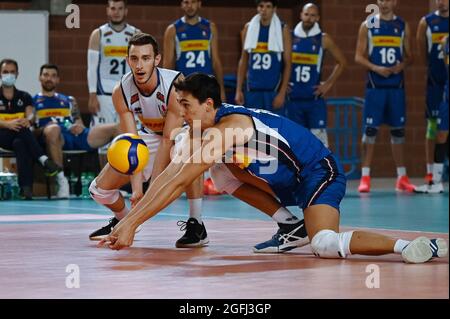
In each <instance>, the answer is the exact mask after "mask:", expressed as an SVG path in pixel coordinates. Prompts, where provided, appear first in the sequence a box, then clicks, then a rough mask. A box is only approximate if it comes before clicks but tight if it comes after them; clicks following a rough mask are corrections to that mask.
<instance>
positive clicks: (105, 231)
mask: <svg viewBox="0 0 450 319" xmlns="http://www.w3.org/2000/svg"><path fill="white" fill-rule="evenodd" d="M118 223H119V220H118V219H117V218H116V217H113V218H111V219H110V220H109V223H108V225H106V226H105V227H102V228H100V229H98V230H96V231H95V232H93V233H92V234H90V235H89V239H90V240H102V239H103V238H105V237H106V236H108V235H109V234H110V233H111V232H112V230H113V228H114V227H115V226H116V225H117V224H118Z"/></svg>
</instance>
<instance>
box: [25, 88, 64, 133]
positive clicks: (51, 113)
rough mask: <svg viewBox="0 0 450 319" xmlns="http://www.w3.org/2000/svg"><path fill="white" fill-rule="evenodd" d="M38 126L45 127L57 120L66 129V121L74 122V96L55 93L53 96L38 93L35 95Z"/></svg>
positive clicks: (34, 102)
mask: <svg viewBox="0 0 450 319" xmlns="http://www.w3.org/2000/svg"><path fill="white" fill-rule="evenodd" d="M33 106H34V108H35V111H36V120H37V125H38V127H44V126H46V125H47V124H48V123H49V122H52V121H56V122H58V124H59V125H60V126H61V128H62V129H66V128H65V126H64V121H65V120H69V121H70V122H72V116H71V114H72V113H71V112H72V97H69V96H66V95H64V94H60V93H55V95H53V96H52V97H49V96H45V95H43V94H42V93H38V94H36V95H35V96H34V97H33Z"/></svg>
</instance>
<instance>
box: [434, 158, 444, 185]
mask: <svg viewBox="0 0 450 319" xmlns="http://www.w3.org/2000/svg"><path fill="white" fill-rule="evenodd" d="M443 173H444V164H443V163H434V165H433V182H434V183H440V182H442V174H443Z"/></svg>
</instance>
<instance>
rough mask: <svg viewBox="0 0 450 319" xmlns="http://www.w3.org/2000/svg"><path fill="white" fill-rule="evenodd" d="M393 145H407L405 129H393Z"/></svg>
mask: <svg viewBox="0 0 450 319" xmlns="http://www.w3.org/2000/svg"><path fill="white" fill-rule="evenodd" d="M391 143H392V144H403V143H405V129H404V128H393V129H391Z"/></svg>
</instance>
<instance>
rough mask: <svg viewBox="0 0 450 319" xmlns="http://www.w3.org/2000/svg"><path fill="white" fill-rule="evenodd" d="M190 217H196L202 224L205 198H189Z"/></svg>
mask: <svg viewBox="0 0 450 319" xmlns="http://www.w3.org/2000/svg"><path fill="white" fill-rule="evenodd" d="M188 201H189V217H190V218H195V219H196V220H197V221H198V222H199V223H200V224H201V223H203V221H202V204H203V198H196V199H189V200H188Z"/></svg>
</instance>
